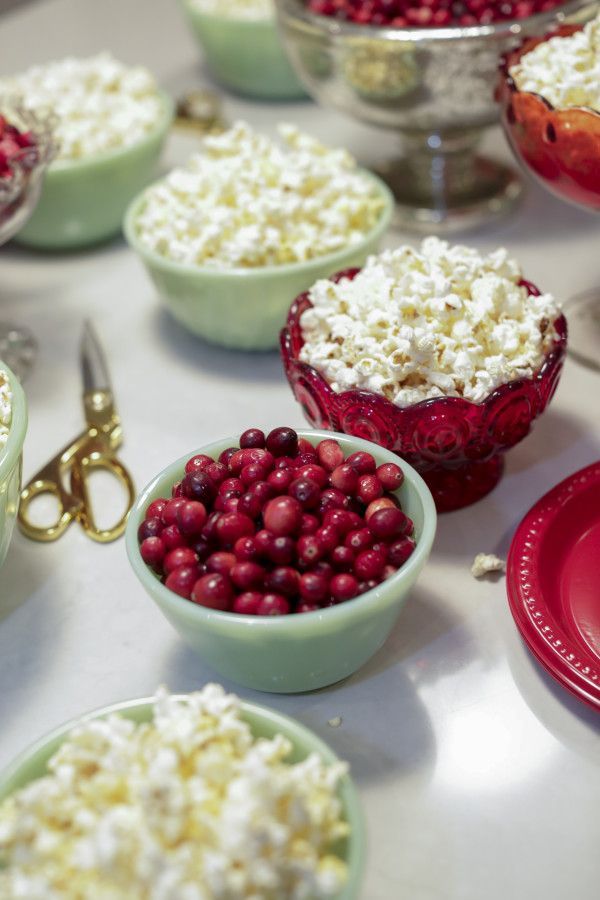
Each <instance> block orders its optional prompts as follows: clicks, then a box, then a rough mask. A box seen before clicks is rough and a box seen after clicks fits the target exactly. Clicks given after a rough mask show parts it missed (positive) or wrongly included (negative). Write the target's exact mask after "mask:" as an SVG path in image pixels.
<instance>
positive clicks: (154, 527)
mask: <svg viewBox="0 0 600 900" xmlns="http://www.w3.org/2000/svg"><path fill="white" fill-rule="evenodd" d="M163 528H164V525H163V523H162V521H161V520H160V519H159V518H158V516H154V517H152V518H150V519H144V521H143V522H142V524H141V525H140V527H139V528H138V533H137V534H138V541H139V542H140V543H141V542H142V541H145V540H146V538H150V537H159V536H160V533H161V531H162V530H163Z"/></svg>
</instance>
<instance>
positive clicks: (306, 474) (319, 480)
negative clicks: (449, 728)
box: [296, 463, 329, 488]
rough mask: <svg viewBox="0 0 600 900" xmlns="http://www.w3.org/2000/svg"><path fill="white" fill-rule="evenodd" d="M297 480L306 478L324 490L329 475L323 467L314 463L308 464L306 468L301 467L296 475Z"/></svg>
mask: <svg viewBox="0 0 600 900" xmlns="http://www.w3.org/2000/svg"><path fill="white" fill-rule="evenodd" d="M296 477H297V478H308V479H309V480H310V481H314V482H315V484H318V485H319V487H320V488H324V487H325V485H326V484H327V482H328V481H329V474H328V472H327V470H326V469H324V468H323V466H318V465H316V464H315V463H309V464H308V465H307V466H302V467H301V468H300V469H299V470H298V473H297V475H296Z"/></svg>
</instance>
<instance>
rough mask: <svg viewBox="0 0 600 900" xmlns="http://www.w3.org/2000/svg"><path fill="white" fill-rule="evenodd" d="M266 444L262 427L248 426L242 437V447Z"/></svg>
mask: <svg viewBox="0 0 600 900" xmlns="http://www.w3.org/2000/svg"><path fill="white" fill-rule="evenodd" d="M265 444H266V439H265V433H264V431H261V430H260V428H248V429H247V430H246V431H244V433H243V434H242V436H241V437H240V447H241V448H242V449H245V448H246V447H261V448H263V447H264V446H265Z"/></svg>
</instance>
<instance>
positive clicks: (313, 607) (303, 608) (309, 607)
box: [296, 601, 321, 613]
mask: <svg viewBox="0 0 600 900" xmlns="http://www.w3.org/2000/svg"><path fill="white" fill-rule="evenodd" d="M320 609H321V607H320V606H319V605H318V604H316V603H307V602H306V601H303V602H302V603H299V604H298V606H297V607H296V612H297V613H309V612H318V610H320Z"/></svg>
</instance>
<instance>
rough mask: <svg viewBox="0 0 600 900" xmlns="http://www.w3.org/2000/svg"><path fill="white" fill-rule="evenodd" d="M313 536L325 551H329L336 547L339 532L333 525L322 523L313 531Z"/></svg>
mask: <svg viewBox="0 0 600 900" xmlns="http://www.w3.org/2000/svg"><path fill="white" fill-rule="evenodd" d="M315 538H316V540H317V541H318V542H319V543H320V544H321V546H322V547H323V549H324V551H325V553H330V552H331V551H332V550H333V548H334V547H337V545H338V543H339V540H340V533H339V531H338V530H337V528H335V527H334V526H333V525H322V526H321V528H317V530H316V531H315Z"/></svg>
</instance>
